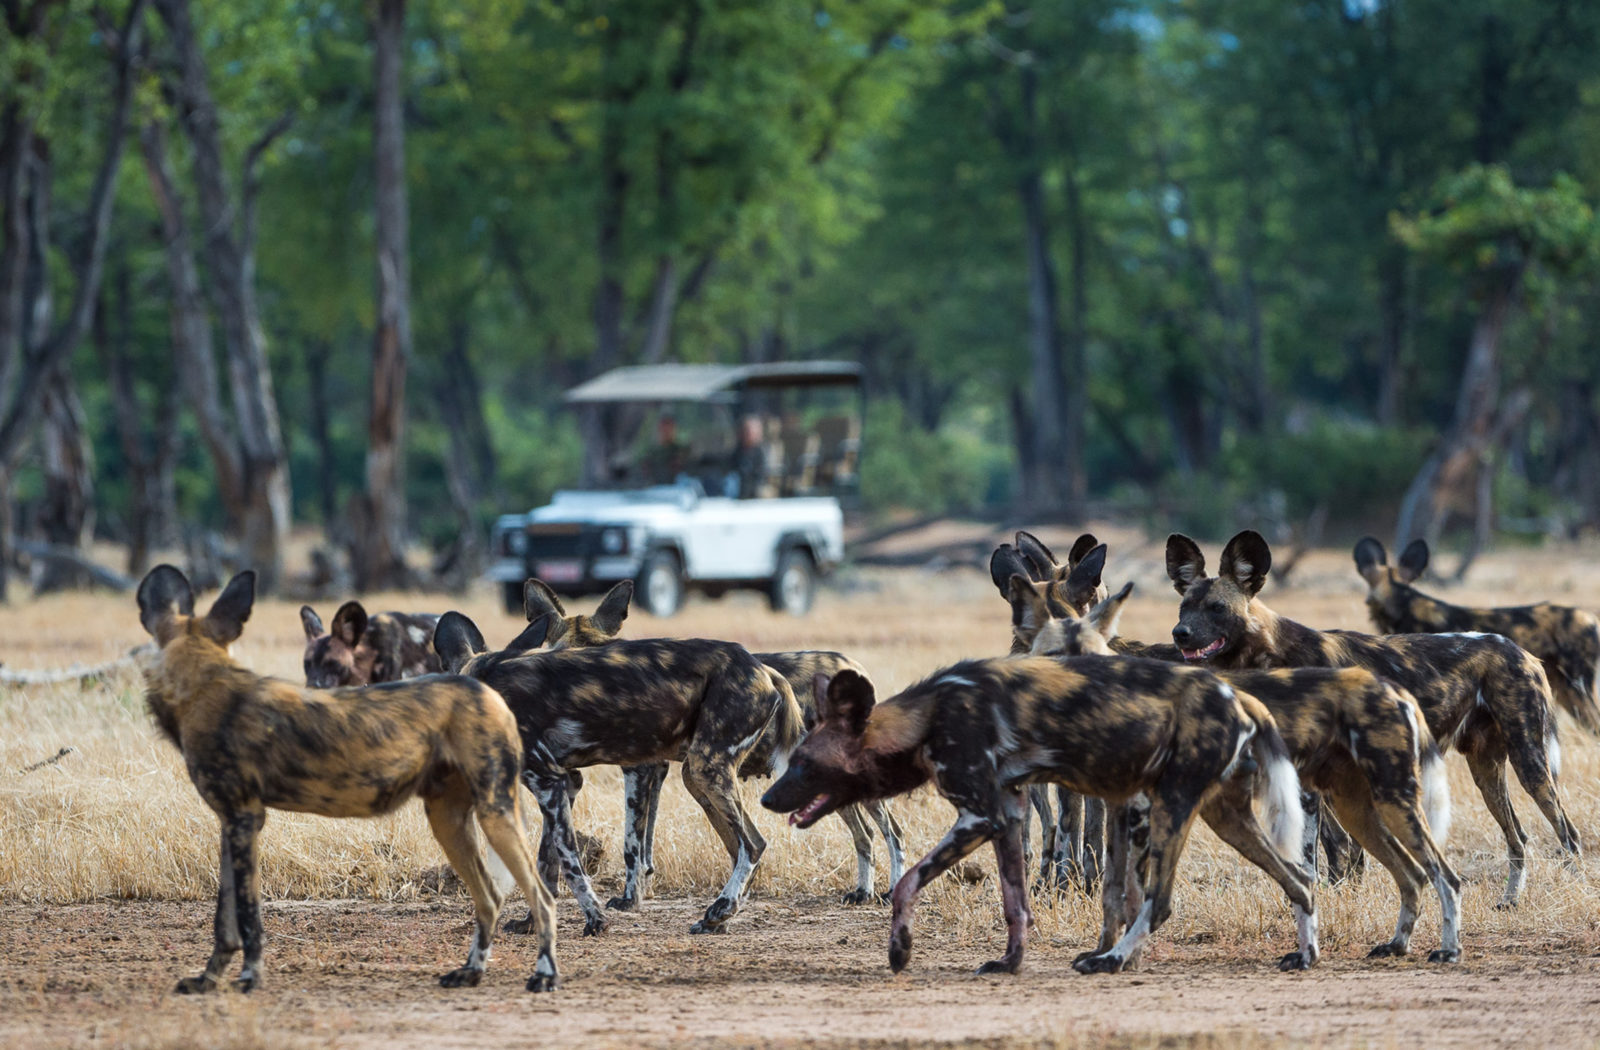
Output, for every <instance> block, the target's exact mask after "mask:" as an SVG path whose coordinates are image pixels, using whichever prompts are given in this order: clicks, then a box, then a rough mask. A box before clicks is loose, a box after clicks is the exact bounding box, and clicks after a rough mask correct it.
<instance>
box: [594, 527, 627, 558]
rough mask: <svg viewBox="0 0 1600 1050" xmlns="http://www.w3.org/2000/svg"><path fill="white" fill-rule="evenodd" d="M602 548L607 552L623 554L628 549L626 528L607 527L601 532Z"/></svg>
mask: <svg viewBox="0 0 1600 1050" xmlns="http://www.w3.org/2000/svg"><path fill="white" fill-rule="evenodd" d="M600 549H601V550H603V551H605V552H606V553H607V554H621V553H622V552H623V551H625V550H627V549H628V533H627V530H626V529H606V530H604V531H602V532H601V533H600Z"/></svg>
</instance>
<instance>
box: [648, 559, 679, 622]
mask: <svg viewBox="0 0 1600 1050" xmlns="http://www.w3.org/2000/svg"><path fill="white" fill-rule="evenodd" d="M638 594H639V603H640V604H641V605H643V606H644V608H645V611H646V612H648V613H650V614H651V615H652V616H671V615H672V614H673V613H675V612H677V611H678V610H679V609H680V608H682V607H683V566H682V565H680V564H679V563H678V556H677V555H676V554H674V553H673V552H672V551H667V550H661V551H653V552H652V553H651V554H650V555H649V556H648V557H646V558H645V560H644V567H643V568H642V569H640V570H639V588H638Z"/></svg>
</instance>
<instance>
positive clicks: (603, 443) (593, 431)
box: [578, 26, 629, 485]
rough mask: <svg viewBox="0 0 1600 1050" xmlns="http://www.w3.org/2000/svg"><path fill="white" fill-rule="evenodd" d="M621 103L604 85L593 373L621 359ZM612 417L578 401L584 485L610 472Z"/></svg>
mask: <svg viewBox="0 0 1600 1050" xmlns="http://www.w3.org/2000/svg"><path fill="white" fill-rule="evenodd" d="M619 36H620V32H619V30H618V28H617V27H615V26H612V27H611V28H609V29H608V30H606V31H605V40H604V43H603V45H602V46H603V49H604V62H605V70H604V73H603V76H605V77H606V78H608V81H609V80H610V79H611V78H614V77H615V76H616V70H615V64H616V52H617V47H618V45H619ZM624 102H625V98H624V97H623V93H622V92H620V91H618V90H617V89H616V88H615V86H614V85H610V84H608V87H607V90H606V93H605V96H604V97H603V99H602V102H601V105H602V106H603V107H604V111H603V112H602V114H601V118H600V213H599V225H598V228H597V231H596V232H597V235H598V236H597V238H596V245H595V247H596V252H597V254H598V258H599V262H600V280H599V283H598V284H597V285H596V286H595V294H594V333H595V347H594V357H593V358H592V366H591V370H592V372H593V373H595V374H599V373H601V372H604V371H606V370H607V369H610V368H615V367H616V366H617V365H618V364H620V363H621V362H622V321H623V314H622V312H623V288H622V222H623V214H624V209H625V208H626V206H627V195H628V182H629V178H628V171H627V169H626V168H625V167H624V166H623V158H622V148H623V131H624V129H623V115H624V114H623V105H624ZM614 416H615V413H614V412H613V411H611V410H610V409H609V408H608V407H607V406H605V405H584V406H582V407H581V408H580V409H579V410H578V433H579V435H580V436H581V437H582V439H583V480H584V483H585V484H588V485H593V484H597V483H599V482H601V481H603V480H605V479H606V478H607V477H608V476H609V475H610V472H611V457H612V453H613V451H614V449H613V447H612V444H613V443H612V434H611V431H612V427H613V417H614Z"/></svg>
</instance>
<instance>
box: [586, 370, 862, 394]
mask: <svg viewBox="0 0 1600 1050" xmlns="http://www.w3.org/2000/svg"><path fill="white" fill-rule="evenodd" d="M860 385H861V366H860V365H859V364H857V363H856V362H854V361H777V362H773V363H770V364H759V365H634V366H630V367H627V368H613V369H612V370H611V371H609V372H605V373H602V374H601V375H597V376H595V377H594V378H593V379H590V380H588V381H587V382H584V383H579V384H578V385H577V386H575V387H573V388H572V389H571V390H568V391H567V392H566V395H565V396H564V398H563V400H565V401H566V402H567V403H568V404H594V403H596V402H617V401H700V402H721V403H728V402H734V401H737V400H738V398H739V394H740V392H741V391H743V390H747V389H755V388H776V387H802V386H860Z"/></svg>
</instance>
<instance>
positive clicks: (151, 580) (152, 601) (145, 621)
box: [138, 564, 194, 641]
mask: <svg viewBox="0 0 1600 1050" xmlns="http://www.w3.org/2000/svg"><path fill="white" fill-rule="evenodd" d="M138 600H139V623H140V624H141V625H143V627H144V629H145V630H146V631H148V632H149V634H150V637H152V638H155V639H156V640H157V641H165V639H163V638H162V637H161V636H160V635H159V634H158V633H157V631H158V629H159V628H160V627H161V625H162V624H164V623H167V622H169V621H170V620H171V619H172V618H173V617H175V616H193V615H194V588H193V587H190V586H189V578H188V577H187V576H185V575H184V574H183V573H182V572H179V571H178V570H177V569H176V568H174V567H173V566H171V565H165V564H163V565H157V566H156V567H155V568H153V569H151V570H150V571H149V572H147V573H145V576H144V579H143V580H141V581H139V594H138Z"/></svg>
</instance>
